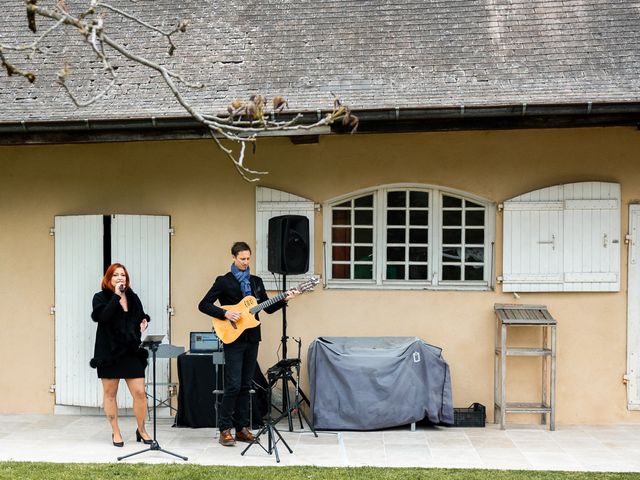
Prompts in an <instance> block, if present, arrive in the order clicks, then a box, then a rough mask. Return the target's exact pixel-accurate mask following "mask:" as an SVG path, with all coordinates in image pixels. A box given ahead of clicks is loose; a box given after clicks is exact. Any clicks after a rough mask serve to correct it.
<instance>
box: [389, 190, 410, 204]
mask: <svg viewBox="0 0 640 480" xmlns="http://www.w3.org/2000/svg"><path fill="white" fill-rule="evenodd" d="M406 205H407V192H389V193H387V207H405V206H406Z"/></svg>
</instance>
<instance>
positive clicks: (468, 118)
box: [0, 102, 640, 145]
mask: <svg viewBox="0 0 640 480" xmlns="http://www.w3.org/2000/svg"><path fill="white" fill-rule="evenodd" d="M298 113H300V114H302V116H301V118H300V120H299V123H300V124H303V125H311V124H313V123H314V122H316V121H317V120H318V119H319V118H321V116H322V115H324V114H326V113H327V112H321V111H313V112H309V111H307V112H290V113H287V114H285V115H281V118H282V120H288V119H291V118H293V116H294V115H297V114H298ZM353 113H354V114H355V115H357V116H358V118H359V120H360V124H359V127H358V132H360V133H394V132H424V131H442V130H503V129H517V128H564V127H596V126H638V125H640V102H615V103H609V102H599V103H596V102H585V103H571V104H531V105H528V104H526V103H522V104H508V105H490V106H485V105H482V106H478V105H475V106H465V105H455V106H447V107H425V108H400V107H393V108H378V109H361V110H354V111H353ZM346 131H347V130H346V129H345V128H343V127H342V125H341V124H340V122H337V123H336V124H334V125H332V126H331V128H328V127H320V128H315V129H311V130H309V129H300V130H295V131H266V132H263V133H261V134H260V136H284V137H295V136H314V135H327V134H330V133H345V132H346ZM209 136H210V134H209V133H208V132H207V130H206V129H205V128H204V127H203V126H202V125H201V124H200V123H198V122H197V121H196V120H195V119H193V118H192V117H189V116H184V117H148V118H126V119H109V120H100V119H98V120H91V119H87V120H82V121H80V120H71V121H69V120H62V121H57V120H56V121H22V122H6V123H0V145H7V144H14V145H15V144H51V143H93V142H114V141H140V140H189V139H200V138H208V137H209Z"/></svg>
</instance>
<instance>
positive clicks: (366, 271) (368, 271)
mask: <svg viewBox="0 0 640 480" xmlns="http://www.w3.org/2000/svg"><path fill="white" fill-rule="evenodd" d="M353 278H357V279H360V280H370V279H372V278H373V265H354V266H353Z"/></svg>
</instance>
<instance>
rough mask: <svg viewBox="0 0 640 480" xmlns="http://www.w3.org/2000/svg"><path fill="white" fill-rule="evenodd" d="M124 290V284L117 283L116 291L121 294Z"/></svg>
mask: <svg viewBox="0 0 640 480" xmlns="http://www.w3.org/2000/svg"><path fill="white" fill-rule="evenodd" d="M125 288H127V287H126V286H125V284H124V283H119V284H118V290H120V291H121V292H124V289H125Z"/></svg>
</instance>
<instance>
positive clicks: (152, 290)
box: [111, 215, 170, 408]
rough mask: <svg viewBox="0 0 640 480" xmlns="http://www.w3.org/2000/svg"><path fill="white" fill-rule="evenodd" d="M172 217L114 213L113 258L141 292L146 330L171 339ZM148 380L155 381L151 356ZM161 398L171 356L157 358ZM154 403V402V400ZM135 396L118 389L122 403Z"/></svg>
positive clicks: (128, 404)
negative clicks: (146, 323) (170, 263)
mask: <svg viewBox="0 0 640 480" xmlns="http://www.w3.org/2000/svg"><path fill="white" fill-rule="evenodd" d="M169 228H170V227H169V217H167V216H160V215H113V216H112V217H111V262H112V263H114V262H119V263H122V264H123V265H125V266H126V267H127V270H128V272H129V275H130V276H131V289H132V290H133V291H134V292H136V293H137V294H138V296H139V297H140V300H141V301H142V305H143V306H144V309H145V311H146V312H147V314H149V316H150V317H151V323H149V328H148V329H147V331H146V332H145V333H144V334H143V337H144V336H145V335H147V334H162V335H166V337H165V339H164V340H163V343H168V342H169V246H170V232H169ZM146 376H147V378H146V380H145V381H146V383H149V384H150V383H151V382H152V381H153V365H152V364H151V357H149V368H147V371H146ZM156 382H157V383H158V385H160V388H158V389H157V392H156V394H157V400H159V401H164V400H167V399H168V388H167V387H166V385H167V383H168V382H169V359H168V358H159V359H158V360H157V362H156ZM150 404H151V403H150ZM132 405H133V399H132V398H131V395H130V394H129V390H128V389H127V388H119V389H118V406H119V407H121V408H129V407H131V406H132Z"/></svg>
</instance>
